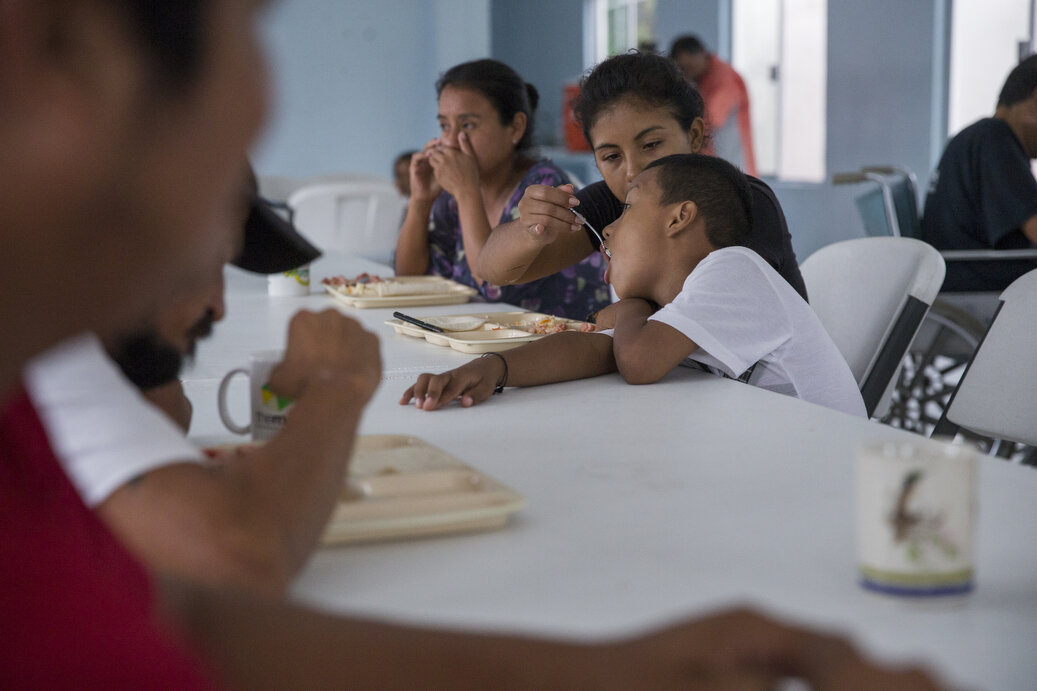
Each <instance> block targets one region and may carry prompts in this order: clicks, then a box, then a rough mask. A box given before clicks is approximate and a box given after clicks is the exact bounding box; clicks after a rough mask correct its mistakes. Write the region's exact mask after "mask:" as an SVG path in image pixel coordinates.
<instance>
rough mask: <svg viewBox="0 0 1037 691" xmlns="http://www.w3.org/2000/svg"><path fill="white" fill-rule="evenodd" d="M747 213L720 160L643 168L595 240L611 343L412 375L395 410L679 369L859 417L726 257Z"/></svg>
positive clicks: (843, 376)
mask: <svg viewBox="0 0 1037 691" xmlns="http://www.w3.org/2000/svg"><path fill="white" fill-rule="evenodd" d="M751 204H752V197H751V192H750V190H749V185H748V182H747V181H746V179H745V176H744V175H742V174H741V173H739V172H738V170H737V169H735V168H734V166H732V165H731V164H729V163H727V162H726V161H723V160H722V159H719V158H713V157H709V156H704V155H701V154H677V155H673V156H667V157H665V158H661V159H658V160H656V161H654V162H652V163H650V164H649V165H648V166H647V167H646V168H645V170H644V172H642V173H641V174H640V175H638V176H637V177H636V178H635V179H634V181H633V183H632V184H631V185H630V188H629V189H628V191H627V196H626V205H625V206H626V208H625V210H624V212H623V215H622V216H620V218H619V220H617V221H616V222H615V223H613V224H612V225H610V226H608V227H607V228H606V229H605V231H604V236H605V244H606V247H607V248H608V249H607V251H608V252H611V259H610V260H609V268H608V274H609V276H610V278H611V281H612V284H613V285H614V286H615V287H616V292H617V293H618V294H619V295H622V296H628V297H624V298H623V299H622V300H620V301H619V302H618V303H616V304H615V305H613V308H612V310H613V312H614V319H615V327H614V330H613V332H612V333H611V334H605V333H577V332H566V333H561V334H556V335H552V336H548V337H546V338H543V339H541V340H540V341H536V342H534V343H531V344H528V345H526V346H523V347H520V348H516V349H514V350H509V351H506V352H505V353H502V354H499V357H488V358H480V359H478V360H475V361H473V362H470V363H469V364H467V365H464V366H462V367H460V368H458V369H455V370H451V371H449V372H446V373H444V374H441V375H437V376H431V375H428V374H423V375H421V376H420V377H419V378H418V381H417V383H416V384H415V385H414V386H412V387H410V388H409V389H408V390H407V391H406V392H405V393H404V395H403V399H402V400H401V401H400V402H401V403H403V404H406V403H409V402H410V401H411V399H414V400H415V401H416V403H417V405H418V407H420V408H423V409H425V410H433V409H435V408H439V407H442V406H443V405H445V404H447V403H449V402H450V401H452V400H454V399H456V398H460V399H461V404H462V405H465V406H469V405H473V404H475V403H478V402H480V401H482V400H485V399H486V398H487V397H488V396H489V395H490V394H491V393H492V392H493V391H494V390H495V388H498V387H502V386H504V385H507V384H511V385H515V386H532V385H536V384H547V383H550V382H557V381H565V380H569V379H579V378H583V377H591V376H596V375H599V374H605V373H608V372H614V371H616V370H618V371H619V373H620V374H622V375H623V378H624V379H626V381H627V382H629V383H631V384H650V383H653V382H656V381H658V380H659V379H661V378H662V377H663V376H664V375H665V374H666V373H667V372H669V371H670V370H671V369H673V368H674V367H676V366H677V365H679V364H681V363H682V362H684V361H685V360H691V361H692V362H694V363H697V364H698V365H699V366H701V367H702V368H703V369H706V370H708V371H712V372H714V373H717V374H720V375H723V376H727V377H731V378H734V379H741V380H742V381H747V382H749V383H750V384H754V385H756V386H759V387H761V388H765V389H770V390H772V391H777V392H780V393H784V394H788V395H790V396H796V397H798V398H802V399H803V400H806V401H810V402H812V403H818V404H820V405H824V406H828V407H830V408H834V409H836V410H841V411H843V412H846V413H849V414H851V415H858V416H863V415H864V402H863V400H862V399H861V394H860V391H859V390H858V388H857V384H856V382H855V381H854V378H853V375H852V374H851V373H850V368H849V366H847V364H846V362H845V360H843V358H842V355H840V353H839V351H838V350H837V349H836V347H835V344H834V343H832V341H831V339H830V338H829V336H828V334H827V333H826V332H825V330H824V327H823V326H822V325H821V322H820V321H818V319H817V316H816V315H815V314H814V312H813V310H811V309H810V306H809V305H808V304H807V303H806V302H805V301H804V300H803V298H802V297H800V296H799V295H798V294H797V293H796V291H794V290H793V289H792V287H791V286H789V284H788V283H787V282H786V281H785V280H784V279H782V277H781V276H779V275H778V273H777V272H776V271H774V269H773V268H771V266H770V265H769V264H767V262H765V261H763V259H761V258H760V256H759V255H758V254H756V253H755V252H753V251H751V250H749V249H746V248H744V247H738V246H737V245H738V243H739V241H740V240H741V239H742V237H743V236H744V234H745V233H746V232H747V230H748V226H749V210H750V209H751ZM656 305H663V307H662V309H659V310H658V311H656Z"/></svg>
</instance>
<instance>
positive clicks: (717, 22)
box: [655, 0, 730, 57]
mask: <svg viewBox="0 0 1037 691" xmlns="http://www.w3.org/2000/svg"><path fill="white" fill-rule="evenodd" d="M728 6H729V2H727V1H726V0H658V2H657V4H656V8H655V35H656V38H657V40H658V44H659V45H658V48H659V51H660V52H662V53H663V54H668V53H669V51H670V43H672V42H673V39H675V38H676V37H677V36H680V35H681V34H695V35H696V36H698V37H699V38H700V39H702V42H703V43H705V44H706V46H707V47H708V48H709V49H710V50H711V51H713V52H714V53H719V54H720V56H721V57H730V41H729V40H728V39H729V37H728V36H727V35H723V36H722V31H723V32H727V31H728V29H727V26H726V24H725V22H724V19H723V17H724V11H726V9H727V7H728Z"/></svg>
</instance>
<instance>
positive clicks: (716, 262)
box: [650, 247, 792, 378]
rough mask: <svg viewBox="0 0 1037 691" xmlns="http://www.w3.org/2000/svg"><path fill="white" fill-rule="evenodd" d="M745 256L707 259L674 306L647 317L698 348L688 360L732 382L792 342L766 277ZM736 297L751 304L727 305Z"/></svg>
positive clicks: (731, 252) (719, 254) (718, 254)
mask: <svg viewBox="0 0 1037 691" xmlns="http://www.w3.org/2000/svg"><path fill="white" fill-rule="evenodd" d="M747 252H751V250H744V251H743V249H742V248H735V247H732V248H727V249H725V250H718V251H715V252H713V253H711V254H709V255H708V256H707V257H706V258H705V259H703V260H702V261H701V262H699V264H698V266H696V267H695V270H694V271H692V272H691V274H689V275H688V278H687V279H685V281H684V287H683V288H682V289H681V292H680V293H679V294H678V295H677V297H676V298H674V300H673V302H670V303H669V304H667V305H665V306H664V307H663V308H662V309H660V310H659V311H658V312H656V313H655V314H653V315H652V316H651V317H650V319H654V320H655V321H658V322H662V323H663V324H666V325H668V326H671V327H673V328H674V329H676V330H677V331H680V332H681V333H682V334H684V335H685V336H687V337H688V338H689V339H691V340H692V341H694V342H695V344H696V345H698V347H699V350H697V351H695V352H693V353H692V354H691V355H690V356H689V357H690V358H691V359H692V360H696V361H698V362H701V363H703V364H704V365H708V366H710V367H715V368H717V369H720V370H721V371H723V372H724V373H725V374H727V375H728V376H730V377H736V378H737V377H739V376H740V375H741V374H742V373H743V372H745V371H746V370H747V369H749V367H751V366H752V365H754V364H755V363H756V362H757V361H759V360H760V359H761V358H763V357H764V356H765V355H767V354H769V353H772V352H773V351H775V350H777V349H778V348H779V347H780V346H781V345H782V344H784V343H785V342H786V341H788V340H789V338H791V337H792V322H791V321H790V319H789V317H788V315H787V314H786V311H785V309H784V307H783V305H782V303H781V299H780V297H779V296H778V294H777V292H776V291H775V289H774V287H773V285H772V283H771V280H772V278H771V276H768V275H767V273H766V272H764V271H762V270H761V268H760V267H759V266H757V264H756V262H755V261H754V260H753V258H752V257H750V256H747V255H746V254H745V253H747ZM761 261H762V260H761ZM782 280H784V279H782ZM735 295H741V296H745V295H751V296H752V299H732V296H735Z"/></svg>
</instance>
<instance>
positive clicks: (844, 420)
mask: <svg viewBox="0 0 1037 691" xmlns="http://www.w3.org/2000/svg"><path fill="white" fill-rule="evenodd" d="M322 261H323V262H324V263H325V266H327V267H328V269H326V270H323V272H322V270H321V268H320V263H318V264H317V265H315V267H314V270H313V278H314V282H315V283H317V282H319V279H320V278H321V277H322V276H323V275H328V273H329V272H333V273H338V272H339V270H340V269H341V270H342V271H343V272H345V273H356V271H357V270H358V269H359V268H360V266H361V265H360V264H359V263H357V262H354V261H351V260H350V261H346V260H342V259H341V258H339V259H329V260H322ZM333 269H334V270H333ZM345 269H349V271H346V270H345ZM383 270H384V269H383ZM228 271H229V273H228V288H229V290H228V316H227V319H226V320H225V323H224V324H221V325H219V326H218V327H217V332H216V336H215V337H214V338H213V339H212V340H211V341H210V342H208V343H206V344H205V345H203V346H202V347H201V348H200V349H199V355H198V362H197V363H196V364H195V366H194V367H193V368H192V369H191V370H190V371H189V372H188V373H187V377H186V382H185V387H186V389H187V391H188V394H189V396H191V398H192V401H193V402H194V404H195V409H196V421H195V424H194V426H193V427H192V435H193V436H195V437H196V438H199V439H209V438H220V437H221V438H223V439H224V440H226V439H227V436H228V435H227V433H226V432H223V431H222V430H221V427H220V423H219V421H218V419H217V418H216V415H215V405H214V402H215V394H216V387H217V384H218V379H219V377H220V376H221V375H222V373H223V372H225V371H226V370H228V369H230V368H231V367H233V366H237V365H239V364H242V363H243V362H244V360H245V358H246V357H247V354H248V353H249V352H251V351H252V350H260V349H265V348H271V347H278V346H280V345H283V342H284V335H283V334H284V328H285V324H286V322H287V319H288V318H289V316H290V315H291V314H292V313H294V311H295V310H296V309H297V308H300V307H307V308H310V309H320V308H323V307H327V306H332V305H333V304H334V303H333V302H332V301H331V300H330V298H325V297H323V296H318V295H312V296H309V297H305V298H267V297H266V296H265V295H264V293H263V291H264V290H265V287H264V285H265V284H264V283H263V280H262V279H261V278H255V277H251V276H247V275H245V274H243V273H241V272H238V271H236V270H228ZM417 309H418V308H414V311H417ZM341 310H342V311H343V312H345V313H347V314H349V315H350V316H353V317H357V318H359V319H360V320H361V321H362V322H363V323H364V324H365V325H367V327H368V328H369V329H371V330H374V331H376V333H378V334H379V335H380V336H382V342H383V345H382V355H383V359H384V361H385V372H386V377H385V380H384V381H383V383H382V386H381V387H380V389H379V391H378V392H377V393H376V395H375V397H374V399H373V400H372V402H371V404H370V405H369V407H368V409H367V411H366V413H365V415H364V418H363V421H362V423H361V431H362V432H363V433H368V434H372V433H393V434H412V435H416V436H418V437H421V438H423V439H425V440H427V441H428V442H430V443H432V444H435V445H437V446H440V447H441V448H443V449H445V450H447V451H449V452H450V453H452V454H453V455H455V456H457V457H459V458H461V459H462V460H464V461H465V462H467V463H469V464H471V465H473V466H475V467H476V468H478V469H480V470H482V471H484V472H486V473H489V474H490V475H492V476H494V477H496V478H497V479H499V480H501V481H503V482H505V483H506V484H508V485H510V486H511V487H513V488H515V489H516V490H518V491H519V492H521V493H522V494H523V495H525V497H526V498H527V500H528V506H527V507H526V508H525V509H524V510H523V511H522V512H521V513H519V514H518V515H516V516H515V517H514V518H513V519H512V520H511V522H510V523H509V524H508V525H507V526H506V527H505V528H503V529H500V530H496V531H492V532H486V533H478V534H467V535H456V536H448V537H438V538H427V539H422V540H412V541H400V542H389V543H381V544H373V545H366V546H350V547H338V548H327V549H322V550H320V551H319V552H318V553H317V554H316V555H315V556H314V558H313V559H312V560H311V562H310V564H309V565H308V567H307V568H306V569H305V571H304V572H303V573H302V575H301V576H300V578H299V579H298V581H297V583H296V584H295V586H294V588H293V596H294V597H296V598H297V599H299V600H300V601H304V602H307V603H310V604H312V605H314V606H317V607H319V608H320V609H323V610H327V611H334V612H342V613H351V614H362V615H370V616H376V617H380V618H390V619H394V620H399V621H404V622H411V623H417V624H434V625H445V626H457V627H465V628H471V627H477V628H480V629H496V630H509V631H521V632H527V633H533V634H550V635H559V636H571V637H576V638H581V639H591V638H599V637H605V636H612V635H617V634H624V633H632V632H634V631H637V630H641V629H643V628H644V627H650V626H656V625H660V624H663V623H665V622H668V621H672V620H673V619H675V618H678V617H683V616H687V615H694V614H696V613H702V612H706V611H709V610H712V609H715V608H717V607H722V606H727V605H734V604H753V605H757V606H759V607H762V608H763V609H765V610H766V611H768V612H771V613H772V614H776V615H779V616H784V617H788V618H791V619H793V620H795V621H799V622H805V623H810V624H815V625H820V626H825V627H831V628H834V629H836V630H840V631H843V632H845V633H848V634H849V635H850V636H851V637H852V638H853V639H854V640H855V641H856V642H857V643H858V644H860V645H862V646H863V647H864V648H865V649H866V650H867V651H869V652H870V653H872V654H873V655H874V656H876V657H878V658H879V659H883V660H889V661H901V660H914V661H921V662H923V663H926V664H928V665H930V666H931V667H932V668H933V669H935V670H937V672H938V673H939V674H940V675H941V676H942V677H943V678H944V679H946V680H947V681H950V682H951V683H953V684H955V685H965V686H968V687H975V688H989V689H1029V688H1033V687H1034V684H1035V682H1034V680H1035V679H1037V656H1034V655H1033V653H1032V648H1033V642H1034V641H1035V640H1037V548H1035V547H1034V541H1033V539H1032V537H1031V533H1032V529H1031V527H1032V526H1034V525H1037V501H1035V499H1037V472H1035V471H1033V470H1032V469H1028V468H1022V467H1018V466H1011V465H1008V464H1006V463H1005V462H1003V461H1001V460H999V459H991V458H984V459H982V463H981V467H980V491H979V528H978V547H977V550H978V555H977V564H976V566H977V588H976V590H975V592H973V593H972V594H970V595H968V596H965V597H963V598H958V599H955V600H953V601H949V602H906V601H902V600H898V599H893V598H889V597H886V596H879V595H874V594H871V593H868V592H866V591H864V590H862V589H861V588H860V587H859V586H858V585H857V584H856V580H855V559H854V552H855V550H854V542H853V501H852V489H853V486H852V485H853V480H852V456H853V449H854V447H855V446H857V445H858V444H860V443H862V442H864V441H870V440H879V439H895V438H911V437H910V435H908V434H907V433H904V432H899V431H896V430H893V429H890V428H888V427H884V426H881V425H878V424H876V423H872V422H867V421H864V420H859V419H855V418H852V417H849V416H847V415H844V414H842V413H838V412H834V411H831V410H827V409H824V408H820V407H818V406H814V405H811V404H807V403H803V402H801V401H798V400H795V399H792V398H789V397H786V396H781V395H778V394H773V393H770V392H767V391H762V390H759V389H756V388H753V387H750V386H746V385H743V384H740V383H737V382H734V381H730V380H722V379H718V378H714V377H711V376H708V375H705V374H702V373H700V372H695V371H690V370H685V369H678V370H676V371H674V372H673V373H671V374H670V375H669V376H668V377H666V378H665V379H664V380H663V381H662V382H661V383H658V384H654V385H651V386H629V385H626V384H624V383H623V382H622V380H621V379H620V378H619V377H618V376H608V377H600V378H597V379H593V380H585V381H580V382H571V383H565V384H556V385H552V386H546V387H539V388H533V389H509V390H507V391H506V392H505V393H504V394H503V395H501V396H495V397H493V398H492V399H491V400H490V401H489V402H488V403H486V404H483V405H481V406H477V407H475V408H472V409H469V410H464V409H460V408H457V407H452V408H449V409H446V410H442V411H437V412H433V413H429V412H424V411H418V410H415V409H414V408H412V407H405V406H400V405H398V404H397V399H398V398H399V396H400V394H401V393H402V391H403V390H404V389H405V388H406V386H407V385H409V383H411V381H412V380H413V378H414V375H415V374H416V373H417V372H419V371H423V370H430V371H439V370H442V369H445V368H449V367H452V366H456V365H457V364H460V363H463V362H465V361H467V360H468V359H469V358H470V357H471V356H467V355H463V354H459V353H456V352H454V351H451V350H449V349H446V348H439V347H435V346H431V345H428V344H426V343H425V342H424V341H421V340H418V339H411V338H409V337H404V336H397V335H395V334H394V333H393V332H392V330H391V329H390V328H389V327H387V326H384V325H382V322H384V321H385V320H386V319H388V318H389V316H390V313H391V310H356V309H350V308H345V307H343V308H341ZM421 311H422V312H423V313H426V314H437V313H440V314H441V313H447V312H452V313H459V312H470V311H481V308H480V307H479V306H478V305H474V306H473V305H472V304H468V305H455V306H451V307H436V308H421ZM240 399H241V400H240V401H239V402H240V404H241V405H242V406H244V402H243V401H244V396H243V394H242V395H241V396H240ZM242 410H244V408H243V407H242ZM239 417H243V415H240V416H239Z"/></svg>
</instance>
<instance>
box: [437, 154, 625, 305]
mask: <svg viewBox="0 0 1037 691" xmlns="http://www.w3.org/2000/svg"><path fill="white" fill-rule="evenodd" d="M567 182H569V178H568V177H567V176H566V174H565V173H564V172H563V171H562V169H561V168H559V167H558V166H556V165H555V164H554V163H552V162H551V161H550V160H548V159H542V160H540V161H538V162H537V163H535V164H533V167H531V168H530V169H529V171H527V172H526V174H525V176H523V178H522V181H521V182H519V185H518V188H517V189H516V190H515V193H514V194H513V195H511V198H510V199H509V200H508V203H507V204H506V205H505V206H504V212H503V213H502V214H501V218H500V221H499V223H506V222H508V221H512V220H514V219H516V218H518V217H519V210H518V203H519V200H521V199H522V194H523V192H525V191H526V188H527V187H529V186H530V185H550V186H552V187H554V186H556V185H563V184H565V183H567ZM428 231H429V254H430V261H429V273H430V274H435V275H439V276H445V277H446V278H449V279H451V280H454V281H457V282H458V283H463V284H464V285H467V286H472V287H473V288H476V289H477V290H478V291H479V294H480V295H482V297H483V299H485V300H486V301H487V302H507V303H509V304H512V305H518V306H519V307H523V308H525V309H528V310H532V311H534V312H544V313H546V314H553V315H555V316H559V317H569V318H570V319H586V318H587V316H588V315H590V314H593V313H594V312H597V311H598V310H600V309H602V308H603V307H605V306H607V305H608V304H609V291H608V286H606V285H605V281H604V279H603V278H602V274H603V272H604V266H603V260H602V258H601V255H600V254H598V253H597V252H595V253H594V254H592V255H591V256H589V257H587V258H586V259H584V260H582V261H580V262H578V263H576V264H573V265H572V266H570V267H567V268H565V269H563V270H562V271H560V272H558V273H556V274H554V275H552V276H548V277H546V278H541V279H540V280H537V281H531V282H530V283H522V284H519V285H513V286H495V285H493V284H491V283H487V282H485V281H484V282H483V283H476V282H475V279H474V278H472V272H471V270H470V269H469V268H468V260H467V259H466V258H465V252H464V243H463V242H462V240H461V220H460V215H459V214H458V211H457V200H456V199H454V198H453V196H451V195H450V194H448V193H447V192H443V193H442V194H441V195H439V197H438V198H437V199H436V201H435V202H434V203H433V205H432V213H431V214H430V216H429V224H428Z"/></svg>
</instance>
